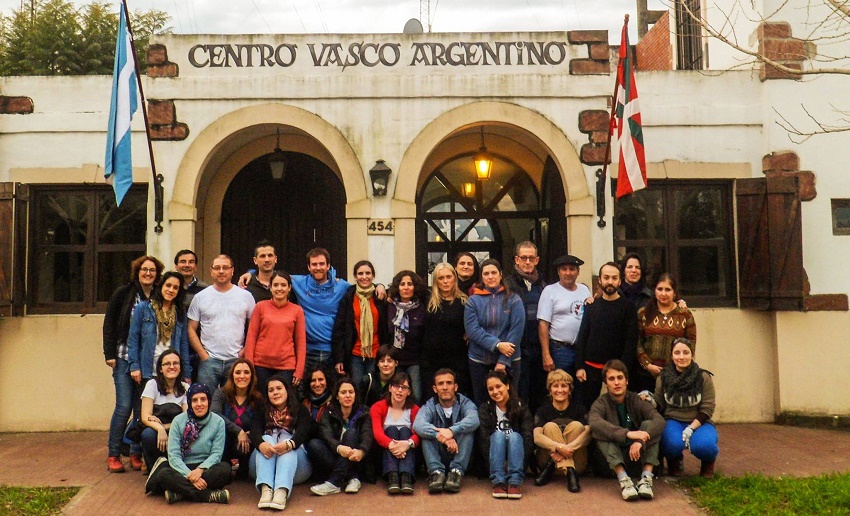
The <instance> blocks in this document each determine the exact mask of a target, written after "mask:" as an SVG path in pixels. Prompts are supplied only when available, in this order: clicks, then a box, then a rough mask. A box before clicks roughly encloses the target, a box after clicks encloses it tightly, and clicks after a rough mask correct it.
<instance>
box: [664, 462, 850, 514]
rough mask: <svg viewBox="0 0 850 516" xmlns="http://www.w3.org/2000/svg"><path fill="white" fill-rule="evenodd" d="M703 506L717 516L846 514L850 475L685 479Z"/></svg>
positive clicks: (683, 482) (849, 501)
mask: <svg viewBox="0 0 850 516" xmlns="http://www.w3.org/2000/svg"><path fill="white" fill-rule="evenodd" d="M679 485H680V486H681V487H683V488H685V491H686V493H687V494H688V495H690V496H691V497H692V498H693V499H694V500H695V501H696V503H697V505H699V506H700V507H702V508H704V509H707V510H708V511H709V512H710V513H711V514H717V515H723V516H725V515H735V516H744V515H760V516H763V515H765V514H770V515H780V514H781V515H800V514H818V515H831V514H836V515H837V514H842V515H846V514H848V512H850V474H847V473H845V474H830V475H822V476H818V477H806V478H791V477H776V478H771V477H764V476H761V475H757V476H754V475H748V476H744V477H723V476H716V477H715V478H713V479H710V480H707V479H704V478H700V477H693V478H687V479H682V480H681V481H680V482H679Z"/></svg>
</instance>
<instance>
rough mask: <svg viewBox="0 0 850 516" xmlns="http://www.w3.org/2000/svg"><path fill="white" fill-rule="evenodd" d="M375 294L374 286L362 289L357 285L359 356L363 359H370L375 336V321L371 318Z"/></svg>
mask: <svg viewBox="0 0 850 516" xmlns="http://www.w3.org/2000/svg"><path fill="white" fill-rule="evenodd" d="M374 292H375V285H374V284H372V285H369V288H362V287H360V285H357V290H356V291H355V295H356V296H357V300H358V301H360V356H362V357H363V358H372V339H373V338H374V335H375V321H374V319H373V318H372V304H371V302H370V300H371V299H372V294H373V293H374Z"/></svg>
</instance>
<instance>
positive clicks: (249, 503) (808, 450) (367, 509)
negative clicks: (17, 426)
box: [0, 424, 850, 516]
mask: <svg viewBox="0 0 850 516" xmlns="http://www.w3.org/2000/svg"><path fill="white" fill-rule="evenodd" d="M718 430H719V433H720V448H721V453H720V458H719V460H718V463H717V471H718V472H719V473H721V474H724V475H728V476H739V475H744V474H746V473H761V474H764V475H769V476H778V475H792V476H809V475H818V474H821V473H828V472H834V471H844V472H846V471H850V460H848V457H850V432H838V431H830V430H813V429H806V428H795V427H784V426H776V425H767V424H763V425H762V424H752V425H720V426H719V427H718ZM105 457H106V433H105V432H73V433H38V434H0V484H9V485H21V486H38V485H48V486H83V489H82V490H81V491H80V492H79V494H78V495H77V496H76V497H75V498H74V499H73V500H72V501H71V503H70V504H69V506H68V507H67V508H66V511H65V512H66V513H67V514H81V515H86V516H88V515H95V514H105V515H111V514H121V515H136V514H138V515H142V514H144V515H147V516H149V515H150V514H155V513H162V514H178V513H183V514H185V511H186V509H187V508H188V506H187V505H186V504H185V503H181V504H177V505H174V506H168V505H166V503H165V500H164V499H163V498H162V497H161V496H157V497H151V496H145V495H144V494H143V490H144V489H143V486H144V476H143V475H141V474H139V473H138V472H132V471H129V470H128V472H127V473H124V474H109V473H108V472H107V471H106V464H105ZM698 470H699V462H698V461H696V460H695V459H693V458H692V457H691V456H690V455H686V459H685V471H686V473H687V474H695V473H697V472H698ZM655 485H656V489H655V495H656V499H655V500H654V501H652V502H643V501H639V502H634V503H631V504H628V505H626V503H625V502H623V501H622V499H620V494H619V490H618V489H617V486H616V485H615V482H614V481H613V480H610V479H608V480H606V479H597V478H584V479H582V492H581V493H579V494H571V493H569V492H567V490H566V486H565V485H562V483H559V482H553V483H552V484H550V485H548V486H546V487H539V488H538V487H534V485H533V484H532V483H531V480H530V479H527V480H526V483H525V486H524V493H523V498H522V499H521V500H494V499H492V498H491V496H490V486H489V482H486V481H483V480H477V479H465V482H464V486H463V490H462V491H461V493H460V494H459V495H447V494H442V495H437V496H430V495H428V494H427V490H426V488H425V485H424V481H423V479H420V481H419V482H418V483H417V484H416V493H415V494H414V495H413V496H406V497H390V496H389V495H387V494H386V491H385V490H384V489H385V487H384V485H383V483H378V485H375V486H373V485H369V484H366V485H364V487H363V490H362V491H361V492H360V494H358V495H345V494H340V495H335V496H329V497H325V498H320V497H317V496H312V495H311V494H310V492H309V485H300V486H296V488H295V490H294V493H293V495H292V498H291V499H290V502H289V504H288V506H287V509H286V512H287V513H290V514H292V513H305V512H310V513H318V514H338V515H339V514H387V513H390V512H392V513H393V514H399V515H401V514H426V513H429V514H435V513H466V514H494V515H495V514H516V511H517V510H521V511H523V513H527V514H535V513H537V514H543V513H547V512H550V511H551V508H552V506H551V504H552V503H557V504H558V507H559V509H562V510H563V509H565V510H568V511H573V510H576V511H580V512H579V513H580V514H602V513H609V514H610V513H611V511H612V510H613V511H625V510H628V512H629V514H674V513H675V514H699V513H700V512H699V511H698V510H697V509H696V507H695V506H694V505H693V504H692V503H691V502H690V500H689V499H688V498H687V497H686V496H685V495H683V494H682V493H681V492H680V491H679V490H677V489H676V488H675V486H674V484H673V483H672V482H671V483H668V482H667V481H666V479H665V478H663V477H662V478H661V479H658V480H657V481H656V484H655ZM229 489H230V491H231V499H232V503H231V504H230V505H227V506H224V505H208V506H203V507H202V508H201V507H195V509H203V512H204V513H205V514H237V513H239V514H244V513H245V512H247V511H251V512H253V511H257V508H256V507H257V506H256V503H257V499H258V495H257V492H256V491H255V490H254V487H253V486H252V485H250V484H248V483H244V482H240V483H235V484H231V486H229Z"/></svg>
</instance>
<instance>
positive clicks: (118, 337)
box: [103, 256, 164, 473]
mask: <svg viewBox="0 0 850 516" xmlns="http://www.w3.org/2000/svg"><path fill="white" fill-rule="evenodd" d="M163 268H164V266H163V265H162V262H161V261H159V260H157V259H156V258H155V257H153V256H140V257H138V258H136V259H135V260H133V262H132V263H131V264H130V282H129V283H127V284H126V285H123V286H121V287H118V289H117V290H116V291H115V292H114V293H113V294H112V297H111V298H109V303H108V304H107V305H106V313H105V314H104V316H103V356H104V359H105V360H106V365H107V366H109V368H110V369H112V381H113V383H114V384H115V409H114V410H113V411H112V420H111V421H110V423H109V447H108V449H109V455H108V456H107V458H106V467H107V469H108V470H109V471H110V472H111V473H123V472H124V464H122V463H121V445H122V442H123V441H122V440H123V437H124V431H125V430H126V429H127V419H128V418H129V417H130V412H131V411H132V412H133V413H134V414H135V417H136V418H139V415H140V411H141V403H140V401H139V394H140V392H141V376H140V377H139V379H138V380H134V379H133V377H132V376H130V353H129V347H128V345H127V339H128V338H129V334H130V321H131V320H132V318H133V311H134V310H135V308H136V305H138V304H139V303H141V302H142V301H147V300H148V298H149V297H150V296H151V293H152V292H153V291H154V285H156V284H157V283H158V282H159V277H160V275H161V274H162V269H163ZM151 365H152V363H151ZM142 465H143V463H142V454H141V450H140V449H139V447H138V446H137V445H134V446H131V447H130V467H131V468H133V469H137V470H138V469H142Z"/></svg>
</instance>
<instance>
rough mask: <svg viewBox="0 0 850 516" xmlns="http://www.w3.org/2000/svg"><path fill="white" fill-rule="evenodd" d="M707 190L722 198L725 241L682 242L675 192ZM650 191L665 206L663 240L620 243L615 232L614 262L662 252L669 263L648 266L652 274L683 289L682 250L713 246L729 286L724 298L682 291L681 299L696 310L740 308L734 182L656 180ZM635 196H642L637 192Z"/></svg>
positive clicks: (710, 239) (646, 266)
mask: <svg viewBox="0 0 850 516" xmlns="http://www.w3.org/2000/svg"><path fill="white" fill-rule="evenodd" d="M614 183H615V184H614V186H613V187H612V191H616V180H615V181H614ZM700 186H703V187H706V188H707V189H710V190H716V191H717V192H719V194H720V203H721V209H722V210H723V212H724V213H726V214H727V216H726V217H725V220H724V221H723V225H722V227H721V232H722V235H723V236H722V237H713V238H705V239H685V238H679V237H678V236H677V234H676V229H677V227H678V222H679V220H678V217H679V215H678V210H677V209H676V206H675V205H674V198H675V194H676V192H679V191H686V190H693V189H694V187H700ZM647 189H648V190H655V191H660V192H661V200H662V206H663V208H662V209H663V233H664V234H663V236H662V238H654V239H627V238H623V239H618V238H617V237H616V229H615V231H614V237H613V244H614V255H615V256H614V258H615V260H618V261H619V260H621V259H622V258H623V256H624V255H625V254H627V253H629V252H637V253H638V254H640V255H641V256H642V257H644V260H646V256H647V254H648V253H646V252H645V251H643V252H642V249H646V248H661V249H663V252H664V256H665V260H666V263H662V264H657V265H655V266H654V267H653V264H648V265H647V264H645V268H646V269H648V271H644V274H647V273H648V272H649V273H650V274H652V273H654V274H657V273H660V272H669V273H670V274H672V275H673V277H674V278H676V279H677V281H678V282H679V285H680V287H681V286H682V278H681V274H680V271H681V269H682V267H681V264H680V262H679V260H680V250H681V249H683V248H687V247H696V246H700V247H708V246H714V247H717V248H719V251H720V252H719V254H718V256H720V263H718V273H719V275H721V277H723V278H724V279H728V280H727V281H724V284H725V286H726V288H725V294H724V295H696V294H693V293H690V294H689V293H688V292H687V289H683V292H682V293H681V294H682V297H684V298H685V299H686V301H687V303H688V305H689V306H693V307H733V306H737V289H738V281H737V268H736V257H735V217H734V211H733V207H734V203H733V199H734V180H731V179H728V180H727V179H657V180H651V181H650V182H649V186H648V187H647ZM635 195H641V192H637V193H636V194H635ZM616 217H617V203H616V202H615V205H614V222H613V223H614V227H615V228H616V225H617V222H616ZM619 249H625V252H618V250H619ZM653 280H654V278H652V277H645V278H644V281H645V283H646V286H647V287H649V288H650V289H651V288H652V285H651V282H652V281H653Z"/></svg>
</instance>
